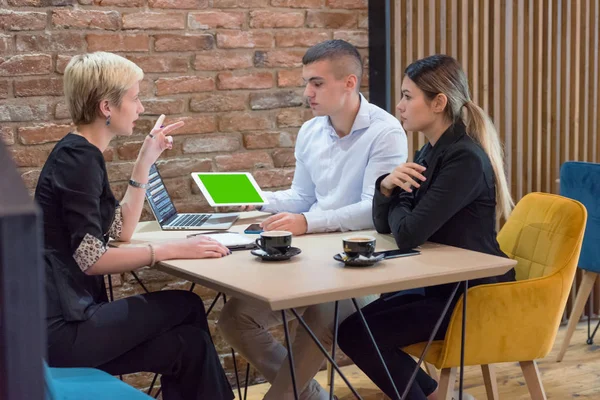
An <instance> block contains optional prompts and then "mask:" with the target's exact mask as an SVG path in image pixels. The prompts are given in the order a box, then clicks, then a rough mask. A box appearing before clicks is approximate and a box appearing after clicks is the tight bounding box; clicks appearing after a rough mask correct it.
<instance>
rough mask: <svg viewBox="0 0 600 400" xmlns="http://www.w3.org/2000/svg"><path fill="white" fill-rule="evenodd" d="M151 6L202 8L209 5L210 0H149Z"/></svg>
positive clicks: (187, 8)
mask: <svg viewBox="0 0 600 400" xmlns="http://www.w3.org/2000/svg"><path fill="white" fill-rule="evenodd" d="M148 6H149V7H150V8H172V9H186V10H192V9H200V8H207V7H208V6H209V3H208V0H149V1H148Z"/></svg>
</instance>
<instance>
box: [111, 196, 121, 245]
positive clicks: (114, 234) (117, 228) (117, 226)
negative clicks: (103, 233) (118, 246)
mask: <svg viewBox="0 0 600 400" xmlns="http://www.w3.org/2000/svg"><path fill="white" fill-rule="evenodd" d="M122 230H123V213H122V212H121V206H120V205H118V206H117V208H116V209H115V218H114V219H113V222H112V225H111V226H110V228H109V229H108V236H110V237H111V238H113V239H114V240H119V238H120V237H121V232H122Z"/></svg>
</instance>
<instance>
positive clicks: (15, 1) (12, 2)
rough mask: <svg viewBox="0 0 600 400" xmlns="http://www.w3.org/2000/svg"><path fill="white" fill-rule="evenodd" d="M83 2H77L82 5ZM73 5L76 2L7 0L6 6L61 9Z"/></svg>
mask: <svg viewBox="0 0 600 400" xmlns="http://www.w3.org/2000/svg"><path fill="white" fill-rule="evenodd" d="M83 1H84V0H80V1H79V2H80V3H82V4H83ZM75 3H76V0H8V5H9V6H15V7H51V6H56V7H61V6H72V5H73V4H75Z"/></svg>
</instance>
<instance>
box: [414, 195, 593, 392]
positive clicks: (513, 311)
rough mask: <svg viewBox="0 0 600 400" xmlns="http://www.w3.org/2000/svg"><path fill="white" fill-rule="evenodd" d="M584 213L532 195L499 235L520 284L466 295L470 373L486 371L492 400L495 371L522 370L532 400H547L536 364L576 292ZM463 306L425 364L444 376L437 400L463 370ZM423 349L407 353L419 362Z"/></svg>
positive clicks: (569, 203)
mask: <svg viewBox="0 0 600 400" xmlns="http://www.w3.org/2000/svg"><path fill="white" fill-rule="evenodd" d="M586 214H587V212H586V209H585V207H584V206H583V205H582V204H581V203H579V202H577V201H575V200H570V199H567V198H565V197H561V196H557V195H552V194H544V193H532V194H528V195H527V196H525V197H524V198H523V199H522V200H521V201H520V202H519V203H518V205H517V206H516V207H515V209H514V210H513V212H512V214H511V216H510V218H509V219H508V221H507V222H506V224H505V225H504V227H503V228H502V230H501V231H500V233H499V235H498V241H499V243H500V247H501V248H502V251H504V252H505V253H506V254H507V255H508V256H509V257H511V258H513V259H515V260H517V261H518V264H517V266H516V273H517V274H516V276H517V281H516V282H508V283H500V284H494V285H481V286H476V287H474V288H471V289H469V291H468V296H469V298H468V302H467V324H466V342H465V343H466V344H465V365H481V367H482V371H483V375H484V382H485V385H486V390H487V395H488V399H497V398H498V390H497V386H496V378H495V374H494V370H493V369H492V365H491V364H493V363H500V362H519V363H520V365H521V368H522V370H523V374H524V376H525V380H526V382H527V386H528V388H529V392H530V394H531V397H532V399H534V400H537V399H546V394H545V392H544V389H543V386H542V382H541V379H540V375H539V371H538V369H537V365H536V363H535V360H536V359H539V358H543V357H545V356H547V355H548V353H549V352H550V350H551V349H552V346H553V344H554V339H555V337H556V333H557V330H558V326H559V324H560V320H561V316H562V314H563V310H564V308H565V304H566V302H567V297H568V295H569V292H570V290H571V284H572V282H573V277H574V275H575V270H576V268H577V261H578V259H579V252H580V250H581V243H582V240H583V232H584V230H585V223H586ZM461 321H462V298H461V299H460V300H459V302H458V304H457V305H456V307H455V309H454V312H453V313H452V317H451V320H450V325H449V327H448V330H447V333H446V337H445V339H444V340H443V341H435V342H433V343H432V345H431V347H430V348H429V351H428V354H427V356H426V359H425V361H426V362H427V363H430V364H433V365H434V366H435V367H436V368H438V369H441V370H442V373H441V377H440V388H439V393H440V398H441V399H450V398H451V396H452V392H453V390H454V383H455V378H456V367H458V366H460V341H461ZM425 344H426V343H418V344H415V345H411V346H408V347H406V348H404V349H403V350H404V351H406V352H408V353H409V354H411V355H413V356H417V357H419V356H420V355H421V352H422V351H423V348H424V347H425Z"/></svg>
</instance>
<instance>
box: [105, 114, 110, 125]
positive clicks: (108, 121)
mask: <svg viewBox="0 0 600 400" xmlns="http://www.w3.org/2000/svg"><path fill="white" fill-rule="evenodd" d="M108 125H110V115H109V116H108V117H106V126H108Z"/></svg>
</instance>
